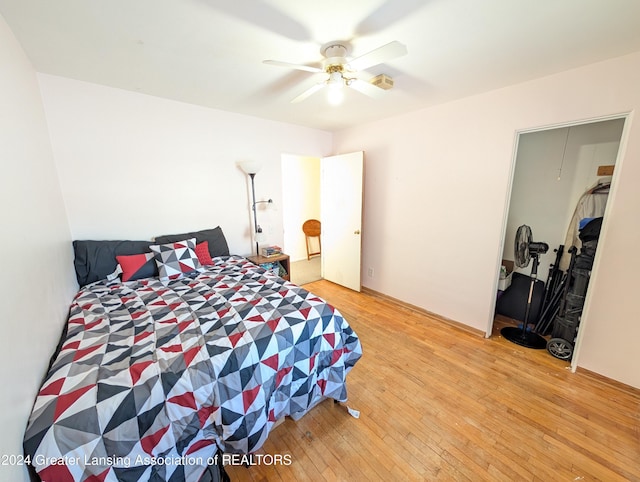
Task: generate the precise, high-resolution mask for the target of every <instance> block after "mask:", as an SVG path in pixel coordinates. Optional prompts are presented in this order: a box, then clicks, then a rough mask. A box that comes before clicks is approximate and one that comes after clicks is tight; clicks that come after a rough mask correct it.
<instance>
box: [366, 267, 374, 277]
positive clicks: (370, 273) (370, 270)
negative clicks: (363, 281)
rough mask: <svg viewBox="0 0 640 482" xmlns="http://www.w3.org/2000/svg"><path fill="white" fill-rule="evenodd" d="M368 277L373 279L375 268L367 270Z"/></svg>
mask: <svg viewBox="0 0 640 482" xmlns="http://www.w3.org/2000/svg"><path fill="white" fill-rule="evenodd" d="M367 276H368V277H369V278H373V268H369V269H368V270H367Z"/></svg>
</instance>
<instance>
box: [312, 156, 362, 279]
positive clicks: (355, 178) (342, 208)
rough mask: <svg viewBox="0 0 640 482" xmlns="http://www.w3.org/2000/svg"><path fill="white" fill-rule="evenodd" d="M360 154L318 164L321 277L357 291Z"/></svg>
mask: <svg viewBox="0 0 640 482" xmlns="http://www.w3.org/2000/svg"><path fill="white" fill-rule="evenodd" d="M363 158H364V156H363V153H362V151H360V152H353V153H351V154H341V155H338V156H331V157H325V158H323V159H322V160H321V163H320V213H321V214H320V221H321V222H322V277H323V278H324V279H326V280H329V281H332V282H334V283H337V284H339V285H342V286H346V287H347V288H350V289H352V290H355V291H360V273H361V269H360V257H361V256H360V252H361V235H360V231H361V229H362V173H363Z"/></svg>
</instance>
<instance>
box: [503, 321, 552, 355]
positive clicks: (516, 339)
mask: <svg viewBox="0 0 640 482" xmlns="http://www.w3.org/2000/svg"><path fill="white" fill-rule="evenodd" d="M500 334H501V335H502V336H504V337H505V338H506V339H507V340H509V341H510V342H511V343H515V344H516V345H520V346H524V347H526V348H533V349H535V350H543V349H545V348H546V347H547V340H545V339H544V338H543V337H541V336H540V335H538V334H537V333H532V332H530V331H525V330H523V329H522V328H518V327H516V326H506V327H504V328H503V329H502V330H500Z"/></svg>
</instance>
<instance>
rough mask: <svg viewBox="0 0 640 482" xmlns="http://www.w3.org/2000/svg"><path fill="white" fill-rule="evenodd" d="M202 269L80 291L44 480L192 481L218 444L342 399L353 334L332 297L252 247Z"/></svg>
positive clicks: (58, 375)
mask: <svg viewBox="0 0 640 482" xmlns="http://www.w3.org/2000/svg"><path fill="white" fill-rule="evenodd" d="M214 261H215V263H216V264H215V265H214V266H209V267H207V269H206V271H204V272H203V273H199V274H197V275H196V276H192V277H187V278H183V279H180V280H176V281H172V282H170V283H168V284H166V285H165V284H163V283H162V282H160V280H159V279H157V278H148V279H142V280H138V281H129V282H125V283H123V282H121V281H120V280H114V281H106V280H105V281H98V282H96V283H93V284H91V285H88V286H86V287H84V288H82V289H81V290H80V292H79V293H78V294H77V295H76V297H75V299H74V301H73V304H72V307H71V311H70V317H69V321H68V333H67V335H66V338H65V340H64V342H63V345H62V349H61V350H60V353H59V354H58V356H57V358H56V360H55V362H54V363H53V365H52V367H51V369H50V371H49V373H48V375H47V377H46V380H45V382H44V383H43V385H42V388H41V390H40V392H39V394H38V397H37V399H36V402H35V405H34V408H33V412H32V414H31V417H30V419H29V424H28V427H27V431H26V434H25V439H24V448H25V453H26V454H27V455H28V456H30V458H31V464H32V465H33V466H34V468H35V469H36V471H37V472H38V474H39V476H40V477H41V478H42V480H43V481H45V482H49V481H51V482H67V481H169V480H171V481H195V480H198V479H199V478H200V475H201V474H202V472H203V471H204V469H205V466H206V465H207V463H208V462H211V459H210V457H213V455H214V454H215V453H216V451H217V449H218V447H219V448H220V449H221V450H222V451H223V452H227V453H229V452H230V453H251V452H253V451H255V450H257V449H259V448H260V447H261V446H262V444H263V443H264V441H265V439H266V437H267V435H268V433H269V431H270V429H271V428H272V426H273V424H274V423H275V422H276V421H277V420H278V419H279V418H281V417H283V416H286V415H291V416H294V418H297V417H300V416H302V415H304V414H305V413H306V412H307V411H308V410H310V409H311V408H312V407H313V406H314V405H315V404H317V403H318V402H319V401H321V400H323V399H325V398H333V399H335V400H339V401H345V400H346V397H347V394H346V387H345V377H346V375H347V372H348V371H349V370H350V369H351V368H352V367H353V365H354V364H355V363H356V361H357V360H358V359H359V358H360V357H361V354H362V349H361V345H360V341H359V340H358V337H357V336H356V334H355V333H354V332H353V330H352V329H351V327H350V326H349V324H348V323H347V322H346V321H345V320H344V319H343V318H342V316H341V315H340V313H339V312H338V311H337V310H336V309H335V308H333V307H331V306H330V305H328V304H327V303H326V302H325V301H323V300H322V299H320V298H318V297H317V296H315V295H313V294H311V293H309V292H308V291H306V290H304V289H303V288H300V287H298V286H296V285H294V284H292V283H289V282H286V281H284V280H283V279H281V278H279V277H277V276H276V275H274V274H271V273H269V272H265V270H263V269H262V268H260V267H257V266H255V265H253V264H252V263H250V262H248V261H247V260H245V259H244V258H240V257H234V256H231V257H222V258H214Z"/></svg>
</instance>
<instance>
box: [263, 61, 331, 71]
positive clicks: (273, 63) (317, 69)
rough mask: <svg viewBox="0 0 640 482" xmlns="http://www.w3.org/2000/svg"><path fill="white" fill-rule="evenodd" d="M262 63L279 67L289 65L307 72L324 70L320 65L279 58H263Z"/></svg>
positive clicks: (290, 67) (291, 67) (288, 66)
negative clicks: (302, 63) (280, 59)
mask: <svg viewBox="0 0 640 482" xmlns="http://www.w3.org/2000/svg"><path fill="white" fill-rule="evenodd" d="M262 63H263V64H267V65H275V66H277V67H287V68H289V69H296V70H304V71H305V72H312V73H314V74H317V73H319V72H324V70H322V69H321V68H319V67H313V66H311V65H301V64H292V63H289V62H281V61H279V60H263V61H262Z"/></svg>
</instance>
